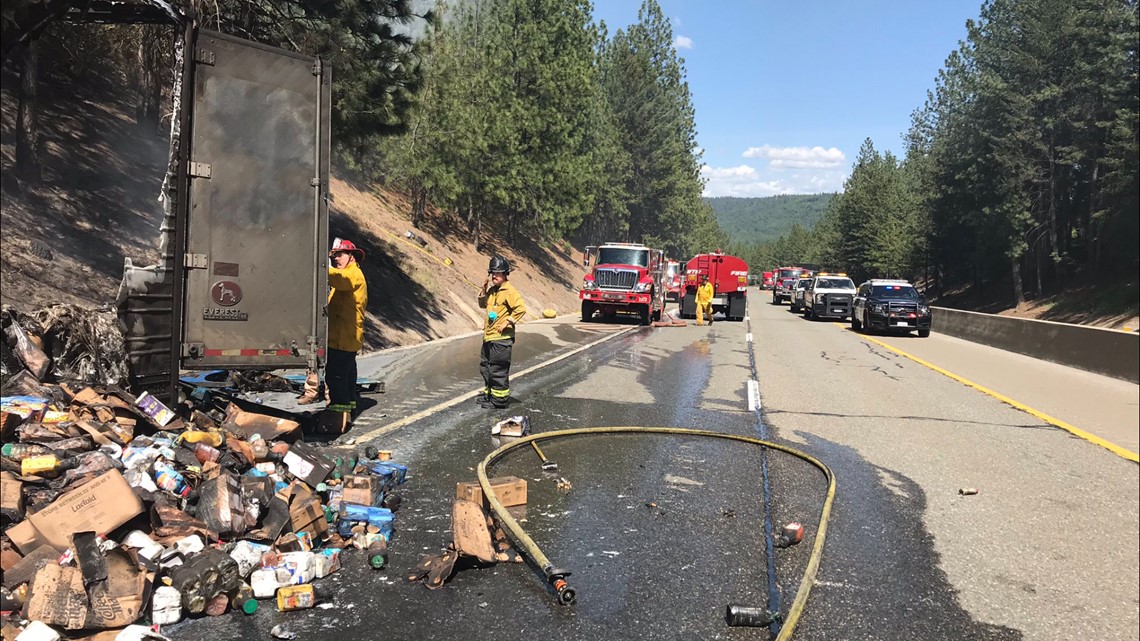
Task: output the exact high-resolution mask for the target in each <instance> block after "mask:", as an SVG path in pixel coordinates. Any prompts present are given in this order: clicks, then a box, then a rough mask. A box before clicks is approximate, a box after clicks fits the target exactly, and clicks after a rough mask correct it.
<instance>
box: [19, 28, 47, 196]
mask: <svg viewBox="0 0 1140 641" xmlns="http://www.w3.org/2000/svg"><path fill="white" fill-rule="evenodd" d="M21 54H22V58H23V60H22V65H21V69H20V94H19V104H18V105H17V107H16V166H15V172H16V175H17V176H19V177H20V179H21V180H24V181H27V182H32V183H38V182H39V181H40V177H41V169H40V150H39V144H40V141H39V138H40V133H39V95H38V94H39V92H38V85H39V81H38V76H39V40H29V41H28V43H27V44H26V45H24V50H23V51H22V52H21Z"/></svg>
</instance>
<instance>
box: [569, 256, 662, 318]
mask: <svg viewBox="0 0 1140 641" xmlns="http://www.w3.org/2000/svg"><path fill="white" fill-rule="evenodd" d="M591 263H593V267H592V268H591V269H590V271H589V272H588V273H587V274H586V275H585V276H584V277H583V279H582V289H581V290H579V291H578V298H580V299H581V300H582V322H590V321H591V320H592V319H593V318H594V315H595V313H597V314H599V315H600V316H601V317H602V319H603V320H607V321H609V320H613V319H614V318H615V317H616V316H617V314H619V313H621V314H636V315H637V317H638V318H639V320H640V321H641V324H642V325H648V324H649V323H650V322H652V321H657V320H661V315H662V314H663V313H664V311H665V290H666V285H665V252H664V251H662V250H660V249H651V248H649V247H646V246H645V245H641V244H638V243H605V244H604V245H599V246H593V245H591V246H589V247H587V248H586V253H585V254H584V255H583V257H582V264H583V265H584V266H586V267H590V265H591Z"/></svg>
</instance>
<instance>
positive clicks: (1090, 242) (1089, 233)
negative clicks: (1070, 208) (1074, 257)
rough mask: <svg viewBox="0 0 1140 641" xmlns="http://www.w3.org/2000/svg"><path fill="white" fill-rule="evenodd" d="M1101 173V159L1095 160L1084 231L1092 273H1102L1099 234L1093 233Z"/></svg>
mask: <svg viewBox="0 0 1140 641" xmlns="http://www.w3.org/2000/svg"><path fill="white" fill-rule="evenodd" d="M1099 174H1100V161H1099V160H1094V161H1093V166H1092V178H1090V179H1089V206H1088V209H1086V210H1085V219H1084V230H1083V231H1084V233H1085V244H1086V245H1087V246H1088V248H1089V256H1088V264H1089V265H1090V266H1091V267H1092V273H1094V274H1099V273H1100V262H1101V261H1100V242H1099V240H1100V239H1099V236H1100V235H1099V234H1096V235H1094V234H1093V229H1092V228H1093V225H1092V218H1093V212H1095V211H1096V188H1097V184H1096V181H1097V176H1098V175H1099Z"/></svg>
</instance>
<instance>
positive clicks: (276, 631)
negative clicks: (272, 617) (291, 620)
mask: <svg viewBox="0 0 1140 641" xmlns="http://www.w3.org/2000/svg"><path fill="white" fill-rule="evenodd" d="M269 634H271V635H273V638H274V639H296V638H297V633H296V632H293V631H292V630H290V629H289V628H286V627H285V626H283V625H281V624H277V625H275V626H273V628H272V629H270V630H269Z"/></svg>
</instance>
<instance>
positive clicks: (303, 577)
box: [277, 552, 317, 585]
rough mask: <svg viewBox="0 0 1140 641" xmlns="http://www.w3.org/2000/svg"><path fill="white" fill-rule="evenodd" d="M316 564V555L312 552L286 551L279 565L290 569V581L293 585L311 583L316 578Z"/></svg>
mask: <svg viewBox="0 0 1140 641" xmlns="http://www.w3.org/2000/svg"><path fill="white" fill-rule="evenodd" d="M316 566H317V564H316V555H315V554H313V553H312V552H286V553H284V554H282V555H281V561H280V562H279V563H278V565H277V567H278V568H285V569H286V570H288V571H289V574H290V581H289V583H291V584H293V585H300V584H303V583H309V582H310V581H312V580H313V579H314V578H316V571H317V567H316Z"/></svg>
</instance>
